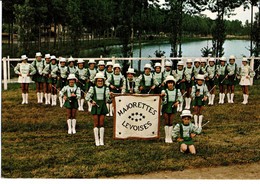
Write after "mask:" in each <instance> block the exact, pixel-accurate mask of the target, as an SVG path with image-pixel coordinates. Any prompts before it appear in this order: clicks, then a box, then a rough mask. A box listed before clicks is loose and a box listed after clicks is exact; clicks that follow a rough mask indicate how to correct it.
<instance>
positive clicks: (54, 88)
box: [51, 85, 60, 91]
mask: <svg viewBox="0 0 260 184" xmlns="http://www.w3.org/2000/svg"><path fill="white" fill-rule="evenodd" d="M51 86H52V87H53V88H54V89H56V90H57V91H60V90H58V89H57V88H56V87H55V86H54V85H51Z"/></svg>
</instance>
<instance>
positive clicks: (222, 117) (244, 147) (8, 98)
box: [1, 81, 260, 178]
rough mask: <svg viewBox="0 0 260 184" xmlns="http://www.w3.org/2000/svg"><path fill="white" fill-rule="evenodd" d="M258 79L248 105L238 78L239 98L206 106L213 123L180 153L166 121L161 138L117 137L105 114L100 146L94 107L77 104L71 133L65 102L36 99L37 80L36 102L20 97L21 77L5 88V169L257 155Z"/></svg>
mask: <svg viewBox="0 0 260 184" xmlns="http://www.w3.org/2000/svg"><path fill="white" fill-rule="evenodd" d="M255 83H256V84H255V85H254V86H252V87H250V96H249V104H248V105H242V104H241V102H242V92H241V90H240V88H239V86H237V87H236V93H235V104H224V105H215V106H213V107H208V106H206V107H205V111H204V122H206V121H207V120H209V121H210V123H209V124H208V125H206V126H205V127H204V129H203V132H202V134H201V135H200V136H197V137H196V138H195V146H196V148H197V155H190V154H182V153H180V152H179V146H178V143H177V142H174V143H173V144H165V143H164V131H163V124H161V128H160V135H161V138H160V139H158V140H113V121H112V118H111V117H110V118H106V119H105V146H102V147H96V146H95V145H94V136H93V123H92V116H91V115H90V114H88V113H87V112H78V115H77V133H76V134H75V135H68V134H67V124H66V112H65V109H64V108H60V107H58V106H57V107H50V106H45V105H38V104H36V93H35V90H34V86H33V85H31V87H30V92H29V93H30V94H29V103H30V104H29V105H21V104H20V103H21V91H20V88H19V85H17V84H12V85H11V84H10V85H9V86H8V88H9V89H8V91H3V92H2V150H1V152H2V158H1V159H2V173H1V174H2V177H4V178H101V177H116V176H118V175H125V174H143V173H148V172H152V171H162V170H171V171H177V170H184V169H188V168H197V167H216V166H228V165H236V164H245V163H253V162H259V161H260V146H259V140H260V115H259V107H260V105H259V104H260V98H259V97H260V88H259V87H260V82H259V81H256V82H255ZM217 101H218V97H216V99H215V102H217ZM179 115H180V114H179V113H178V114H177V115H176V116H175V119H174V123H177V122H180V118H179ZM161 121H162V120H161Z"/></svg>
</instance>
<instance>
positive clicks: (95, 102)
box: [80, 89, 99, 107]
mask: <svg viewBox="0 0 260 184" xmlns="http://www.w3.org/2000/svg"><path fill="white" fill-rule="evenodd" d="M80 91H81V92H82V93H84V94H85V95H87V93H86V92H85V91H83V90H82V89H80ZM92 102H95V101H94V100H92ZM95 103H96V106H97V107H99V105H98V104H97V102H95Z"/></svg>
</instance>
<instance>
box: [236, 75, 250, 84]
mask: <svg viewBox="0 0 260 184" xmlns="http://www.w3.org/2000/svg"><path fill="white" fill-rule="evenodd" d="M239 85H241V86H251V85H252V81H251V78H246V76H242V77H241V80H240V82H239Z"/></svg>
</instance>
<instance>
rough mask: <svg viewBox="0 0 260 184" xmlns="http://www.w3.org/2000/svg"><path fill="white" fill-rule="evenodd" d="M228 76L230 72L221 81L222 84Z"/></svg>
mask: <svg viewBox="0 0 260 184" xmlns="http://www.w3.org/2000/svg"><path fill="white" fill-rule="evenodd" d="M227 76H228V74H227V75H226V76H225V78H224V79H223V80H222V81H221V82H220V84H222V83H223V82H224V81H225V80H226V77H227Z"/></svg>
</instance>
